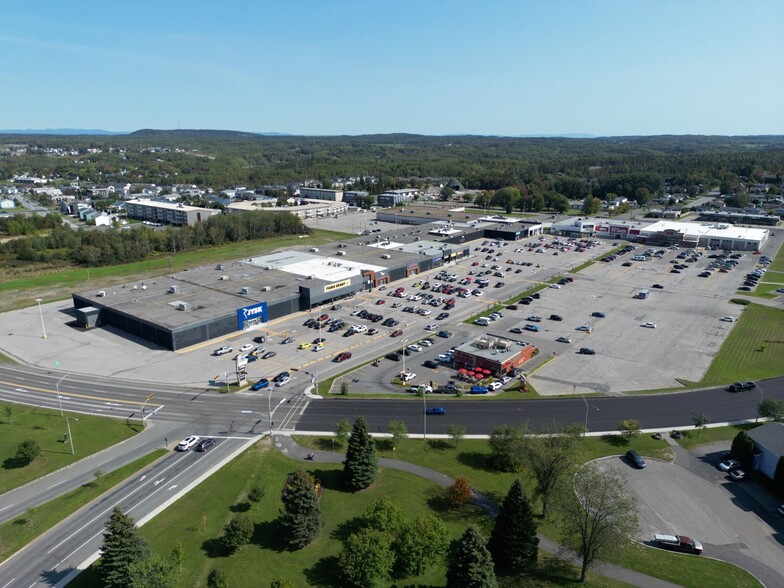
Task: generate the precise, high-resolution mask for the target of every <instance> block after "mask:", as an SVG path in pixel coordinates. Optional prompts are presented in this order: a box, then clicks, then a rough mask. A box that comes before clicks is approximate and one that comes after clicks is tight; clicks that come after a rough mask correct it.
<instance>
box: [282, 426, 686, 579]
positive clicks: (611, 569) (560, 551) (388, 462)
mask: <svg viewBox="0 0 784 588" xmlns="http://www.w3.org/2000/svg"><path fill="white" fill-rule="evenodd" d="M274 444H275V447H277V448H278V449H279V450H280V451H282V452H283V453H284V454H285V455H287V456H288V457H291V458H292V459H300V460H303V461H307V460H306V458H307V455H308V454H309V453H312V454H313V456H314V459H313V461H314V462H322V463H342V462H343V459H344V456H343V454H342V453H335V452H332V451H320V450H309V449H305V448H303V447H301V446H299V445H297V443H295V442H294V439H292V438H291V437H290V436H282V435H276V436H275V438H274ZM378 463H379V465H380V466H382V467H385V468H390V469H395V470H400V471H404V472H408V473H410V474H414V475H415V476H420V477H422V478H425V479H426V480H430V481H431V482H434V483H436V484H438V485H439V486H443V487H447V486H451V485H452V483H453V482H454V480H453V479H452V478H450V477H449V476H447V475H445V474H442V473H440V472H437V471H435V470H431V469H429V468H425V467H422V466H418V465H416V464H412V463H409V462H406V461H399V460H397V459H390V458H387V457H382V458H380V459H379V460H378ZM474 502H476V503H477V504H478V505H479V506H481V507H482V508H483V509H484V510H485V511H486V512H487V513H488V514H489V515H490V516H491V517H495V516H497V515H498V505H496V504H495V503H494V502H492V501H491V500H488V499H487V498H485V497H484V496H482V495H481V494H477V493H474ZM539 548H540V549H541V550H542V551H545V552H547V553H550V554H552V555H555V556H557V557H559V558H561V559H565V560H566V561H569V562H570V563H572V564H574V565H577V566H579V565H580V563H581V562H580V559H579V557H578V556H577V554H575V553H574V552H572V551H570V550H568V549H566V548H565V547H564V546H563V545H561V544H559V543H556V542H555V541H553V540H552V539H550V538H549V537H545V536H544V535H542V534H539ZM595 570H596V571H597V572H598V573H600V574H602V575H603V576H607V577H608V578H614V579H616V580H620V581H622V582H626V583H627V584H631V585H632V586H639V587H641V588H676V587H677V584H671V583H670V582H665V581H664V580H660V579H658V578H654V577H652V576H648V575H645V574H641V573H640V572H635V571H634V570H629V569H626V568H622V567H619V566H616V565H612V564H605V563H600V564H599V565H597V566H596V568H595Z"/></svg>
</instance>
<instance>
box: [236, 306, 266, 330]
mask: <svg viewBox="0 0 784 588" xmlns="http://www.w3.org/2000/svg"><path fill="white" fill-rule="evenodd" d="M266 322H267V303H266V302H259V303H257V304H251V305H250V306H244V307H242V308H238V309H237V330H238V331H242V330H244V329H245V327H246V325H248V323H251V324H256V323H266Z"/></svg>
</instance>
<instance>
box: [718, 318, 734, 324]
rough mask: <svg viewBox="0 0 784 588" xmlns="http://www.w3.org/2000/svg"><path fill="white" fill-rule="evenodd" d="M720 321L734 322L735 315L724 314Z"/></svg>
mask: <svg viewBox="0 0 784 588" xmlns="http://www.w3.org/2000/svg"><path fill="white" fill-rule="evenodd" d="M719 320H720V321H724V322H725V323H734V322H735V317H734V316H723V317H721V318H720V319H719Z"/></svg>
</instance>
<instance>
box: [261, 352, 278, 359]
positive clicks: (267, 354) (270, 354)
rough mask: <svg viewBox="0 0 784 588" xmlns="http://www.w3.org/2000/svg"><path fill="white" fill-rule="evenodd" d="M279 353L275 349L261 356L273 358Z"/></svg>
mask: <svg viewBox="0 0 784 588" xmlns="http://www.w3.org/2000/svg"><path fill="white" fill-rule="evenodd" d="M276 355H277V353H276V352H274V351H267V353H265V354H264V355H262V356H261V359H271V358H273V357H275V356H276Z"/></svg>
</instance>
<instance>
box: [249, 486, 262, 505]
mask: <svg viewBox="0 0 784 588" xmlns="http://www.w3.org/2000/svg"><path fill="white" fill-rule="evenodd" d="M262 498H264V488H262V487H261V486H253V488H251V489H250V490H249V491H248V500H250V501H251V502H252V503H253V504H254V506H255V507H256V508H258V505H259V502H260V501H261V499H262Z"/></svg>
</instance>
